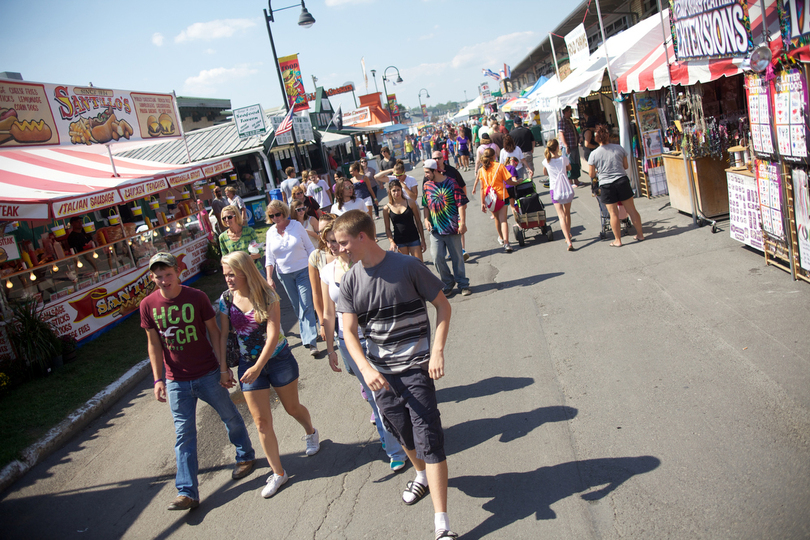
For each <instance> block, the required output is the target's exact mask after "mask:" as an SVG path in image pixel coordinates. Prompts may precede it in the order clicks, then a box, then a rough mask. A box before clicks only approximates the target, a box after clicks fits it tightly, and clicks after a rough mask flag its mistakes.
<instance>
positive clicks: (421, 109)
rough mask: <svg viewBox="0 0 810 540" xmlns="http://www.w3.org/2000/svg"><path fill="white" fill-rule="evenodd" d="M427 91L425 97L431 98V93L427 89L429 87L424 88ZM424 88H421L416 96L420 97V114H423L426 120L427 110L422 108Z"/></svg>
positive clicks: (423, 118)
mask: <svg viewBox="0 0 810 540" xmlns="http://www.w3.org/2000/svg"><path fill="white" fill-rule="evenodd" d="M422 90H424V91H425V99H430V94H429V93H428V91H427V88H422ZM422 90H419V94H418V95H417V96H416V97H417V98H418V99H419V114H421V115H422V121H423V122H424V121H425V110H424V109H423V108H422Z"/></svg>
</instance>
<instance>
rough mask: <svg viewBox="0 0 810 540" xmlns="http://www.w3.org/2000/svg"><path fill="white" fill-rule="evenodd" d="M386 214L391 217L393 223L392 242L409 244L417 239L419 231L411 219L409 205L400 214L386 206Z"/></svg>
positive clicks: (411, 213) (411, 211)
mask: <svg viewBox="0 0 810 540" xmlns="http://www.w3.org/2000/svg"><path fill="white" fill-rule="evenodd" d="M388 215H389V216H390V217H391V223H392V224H393V225H394V243H396V244H410V243H411V242H416V241H417V240H419V231H418V230H417V229H416V223H415V222H414V220H413V210H411V206H410V205H408V207H407V208H406V209H405V211H404V212H402V213H401V214H395V213H394V212H392V211H391V208H390V207H389V208H388Z"/></svg>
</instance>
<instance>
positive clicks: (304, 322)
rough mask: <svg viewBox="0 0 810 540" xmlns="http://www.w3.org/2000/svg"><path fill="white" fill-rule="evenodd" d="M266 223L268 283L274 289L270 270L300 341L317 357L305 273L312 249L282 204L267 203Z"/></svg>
mask: <svg viewBox="0 0 810 540" xmlns="http://www.w3.org/2000/svg"><path fill="white" fill-rule="evenodd" d="M267 221H268V222H269V223H272V224H273V225H272V227H270V228H269V229H268V230H267V241H266V243H265V267H266V268H267V283H268V284H269V285H270V286H271V287H273V288H275V283H274V282H273V270H276V271H277V272H278V279H279V281H281V285H282V286H283V287H284V290H285V291H286V292H287V296H288V297H289V298H290V304H292V308H293V311H295V312H296V314H297V315H298V328H299V332H300V334H301V342H302V343H303V344H304V347H305V348H307V349H309V353H310V354H311V355H312V356H316V355H317V354H318V344H317V339H318V329H317V323H316V320H315V305H314V303H313V300H312V286H311V285H310V283H309V271H308V270H307V260H308V259H309V254H310V253H312V252H313V251H315V248H314V247H313V246H312V240H310V239H309V235H308V234H307V232H306V230H304V226H303V225H301V223H299V222H298V221H296V220H294V219H290V210H289V208H288V207H287V205H286V204H284V203H283V202H281V201H270V204H268V205H267Z"/></svg>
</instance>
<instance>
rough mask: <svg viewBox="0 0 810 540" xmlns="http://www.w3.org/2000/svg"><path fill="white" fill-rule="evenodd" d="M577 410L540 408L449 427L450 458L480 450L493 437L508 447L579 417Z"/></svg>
mask: <svg viewBox="0 0 810 540" xmlns="http://www.w3.org/2000/svg"><path fill="white" fill-rule="evenodd" d="M578 412H579V411H577V409H574V408H573V407H564V406H559V405H555V406H553V407H539V408H537V409H534V410H533V411H529V412H520V413H512V414H505V415H503V416H500V417H497V418H477V419H475V420H469V421H467V422H462V423H461V424H456V425H454V426H450V427H446V428H445V429H444V436H445V441H446V443H445V444H446V446H445V449H446V451H447V454H448V455H450V454H457V453H459V452H463V451H464V450H467V449H469V448H472V447H474V446H477V445H479V444H481V443H483V442H485V441H487V440H489V439H491V438H492V437H495V436H499V438H498V442H502V443H508V442H512V441H514V440H515V439H519V438H520V437H524V436H526V435H528V434H529V433H531V432H532V431H533V430H534V429H536V428H538V427H540V426H542V425H543V424H546V423H548V422H564V421H566V420H570V419H572V418H573V417H575V416H576V415H577V413H578Z"/></svg>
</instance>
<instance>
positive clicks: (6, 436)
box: [0, 273, 225, 468]
mask: <svg viewBox="0 0 810 540" xmlns="http://www.w3.org/2000/svg"><path fill="white" fill-rule="evenodd" d="M191 286H192V287H194V288H197V289H200V290H202V291H204V292H205V293H206V294H207V295H208V297H209V298H211V299H212V301H213V300H214V299H216V298H219V295H220V294H222V291H223V290H225V282H224V280H223V279H222V274H221V273H218V274H214V275H212V276H203V277H202V278H200V279H198V280H197V281H195V282H194V283H193V284H192V285H191ZM147 356H148V354H147V351H146V335H145V333H144V331H143V329H142V328H141V326H140V317H139V316H138V313H137V312H136V313H135V314H133V315H132V316H130V317H129V318H128V319H127V320H125V321H124V322H122V323H121V324H119V325H118V326H116V327H115V328H113V329H112V330H110V331H108V332H106V333H105V334H102V335H101V336H100V337H99V338H97V339H95V340H94V341H91V342H90V343H88V344H87V345H84V346H83V347H81V348H80V349H79V350H78V351H77V358H76V361H75V362H71V363H70V364H67V365H65V366H64V367H62V368H60V369H59V370H58V371H55V372H53V373H52V374H51V375H49V376H48V377H45V378H41V379H36V380H33V381H29V382H27V383H25V384H23V385H21V386H19V387H17V388H14V389H12V390H10V391H9V392H8V393H7V394H6V395H5V396H3V397H2V398H0V468H2V467H5V466H6V465H7V464H8V463H10V462H11V461H13V460H15V459H19V457H20V452H21V451H22V450H24V449H25V448H26V447H28V446H30V445H31V444H33V443H34V442H36V440H37V439H39V438H40V437H42V435H44V434H45V433H46V432H47V431H48V430H49V429H51V428H53V427H54V426H56V425H57V424H58V423H59V422H61V421H62V420H64V419H65V417H66V416H67V415H68V414H70V413H71V412H73V411H74V410H76V409H77V408H78V407H80V406H82V405H84V404H85V403H86V402H87V400H89V399H90V398H92V397H93V396H94V395H96V394H97V393H98V392H100V391H101V390H103V389H104V388H106V387H107V386H108V385H110V384H111V383H113V382H115V381H116V380H117V379H118V378H119V377H120V376H121V375H123V374H124V373H126V372H127V370H129V369H130V368H131V367H132V366H134V365H135V364H137V363H138V362H140V361H141V360H143V359H145V358H147Z"/></svg>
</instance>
